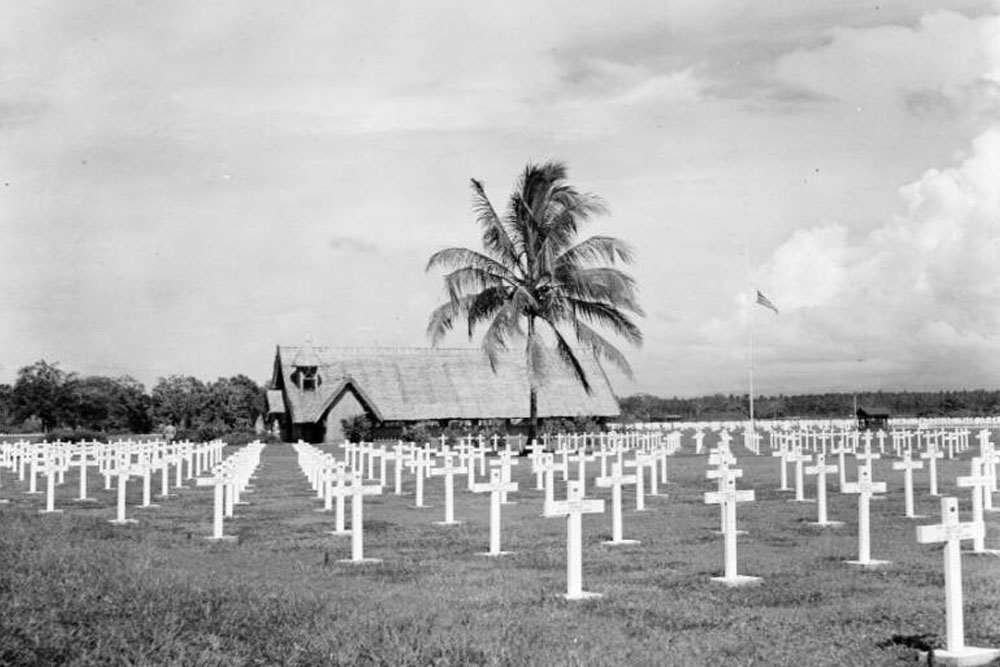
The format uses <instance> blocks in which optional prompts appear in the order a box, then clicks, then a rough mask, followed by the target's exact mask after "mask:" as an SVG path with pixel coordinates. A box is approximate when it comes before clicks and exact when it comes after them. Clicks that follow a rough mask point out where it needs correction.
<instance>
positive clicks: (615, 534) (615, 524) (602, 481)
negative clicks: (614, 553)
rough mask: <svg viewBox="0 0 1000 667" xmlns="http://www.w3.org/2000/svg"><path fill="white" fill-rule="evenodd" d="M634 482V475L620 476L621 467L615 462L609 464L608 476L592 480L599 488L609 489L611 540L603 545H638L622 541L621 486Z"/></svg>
mask: <svg viewBox="0 0 1000 667" xmlns="http://www.w3.org/2000/svg"><path fill="white" fill-rule="evenodd" d="M636 481H637V478H636V476H635V475H625V474H622V466H621V464H620V463H617V462H615V463H612V464H611V474H610V475H605V476H603V477H598V478H597V479H596V480H594V483H595V484H597V486H599V487H602V488H607V487H610V488H611V540H610V541H607V542H605V544H639V541H638V540H625V539H622V486H623V485H625V484H635V483H636Z"/></svg>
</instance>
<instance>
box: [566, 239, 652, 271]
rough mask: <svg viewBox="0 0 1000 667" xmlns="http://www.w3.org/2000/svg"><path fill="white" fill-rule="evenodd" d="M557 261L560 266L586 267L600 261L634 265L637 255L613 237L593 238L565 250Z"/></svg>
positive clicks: (627, 245) (628, 246) (630, 247)
mask: <svg viewBox="0 0 1000 667" xmlns="http://www.w3.org/2000/svg"><path fill="white" fill-rule="evenodd" d="M556 261H557V263H558V265H559V266H586V265H589V264H592V263H594V262H599V261H605V262H609V263H611V264H614V263H616V262H622V263H624V264H632V263H633V262H634V261H635V253H634V251H633V250H632V246H630V245H629V244H627V243H625V242H624V241H621V240H619V239H616V238H614V237H612V236H591V237H589V238H587V239H585V240H583V241H581V242H580V243H577V244H576V245H574V246H572V247H571V248H567V249H566V250H564V251H563V252H562V253H561V254H560V255H559V257H558V259H557V260H556Z"/></svg>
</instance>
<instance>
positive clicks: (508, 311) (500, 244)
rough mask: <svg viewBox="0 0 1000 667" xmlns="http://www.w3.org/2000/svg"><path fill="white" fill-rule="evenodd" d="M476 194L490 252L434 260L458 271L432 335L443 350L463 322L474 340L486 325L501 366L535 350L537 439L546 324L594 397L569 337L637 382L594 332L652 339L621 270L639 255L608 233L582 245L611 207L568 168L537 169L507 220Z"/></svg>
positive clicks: (450, 276)
mask: <svg viewBox="0 0 1000 667" xmlns="http://www.w3.org/2000/svg"><path fill="white" fill-rule="evenodd" d="M472 193H473V207H474V209H475V214H476V220H477V222H478V223H479V226H480V229H481V230H482V244H483V252H477V251H475V250H470V249H468V248H446V249H444V250H441V251H439V252H436V253H434V254H433V255H432V256H431V258H430V259H429V260H428V262H427V270H428V271H430V270H432V269H436V268H440V269H444V270H446V271H448V273H447V274H446V275H445V276H444V283H445V288H446V289H447V292H448V296H449V299H448V301H447V302H446V303H444V304H443V305H441V306H439V307H437V308H436V309H434V311H433V312H432V313H431V316H430V322H429V324H428V326H427V333H428V336H429V337H430V339H431V342H432V344H434V345H437V344H438V343H439V342H440V341H441V340H442V339H443V337H444V336H445V334H446V333H447V332H448V331H450V330H451V329H452V327H453V326H454V325H455V323H456V321H458V320H459V319H464V320H465V323H466V325H467V331H468V334H469V337H470V338H471V337H472V335H473V332H474V330H475V329H476V327H477V326H478V325H480V324H483V325H485V326H486V332H485V334H484V335H483V339H482V348H483V351H484V352H485V353H486V355H487V357H488V358H489V360H490V363H491V364H492V365H494V367H495V364H496V361H497V357H498V355H499V353H500V352H501V351H502V350H506V349H507V346H508V344H509V343H510V342H511V341H512V340H518V341H519V342H520V343H521V344H523V345H524V346H525V353H526V354H525V357H526V364H527V372H528V379H529V382H530V385H531V386H530V389H529V397H528V398H529V400H528V405H529V427H528V437H529V439H531V438H534V437H535V434H536V432H537V429H538V386H539V385H540V383H541V381H542V379H543V378H544V375H545V358H546V353H545V343H544V342H543V338H542V336H543V332H542V329H541V327H542V325H544V327H545V328H546V329H547V330H548V334H550V335H551V337H552V338H553V339H554V341H555V349H556V352H557V353H558V356H559V357H560V358H561V359H562V360H563V361H564V362H566V363H567V364H568V365H569V367H570V368H572V369H573V372H574V374H575V375H576V378H577V380H579V382H580V384H581V385H582V386H583V388H584V389H585V390H586V391H587V392H588V393H589V392H590V382H591V380H590V378H588V377H587V375H586V373H585V371H584V369H583V365H582V364H581V363H580V360H579V359H577V352H576V351H575V350H574V348H573V346H572V345H571V343H570V340H569V338H568V337H569V336H572V339H573V340H575V341H576V343H578V344H582V345H583V346H585V347H586V348H588V349H589V350H590V351H591V352H593V353H594V354H595V355H597V356H600V357H603V358H604V359H606V360H608V361H610V362H611V363H612V364H614V365H616V366H618V367H619V368H620V369H621V370H622V371H624V372H625V373H626V374H628V375H631V372H632V371H631V367H630V366H629V364H628V362H627V361H626V359H625V355H624V354H622V353H621V352H620V351H619V350H618V349H617V348H616V347H615V346H614V345H612V344H611V342H610V341H608V340H607V339H606V338H604V337H603V336H602V335H601V334H599V333H598V332H597V330H595V329H594V328H592V325H596V326H597V327H600V328H604V329H608V330H610V331H612V332H613V333H615V334H617V335H619V336H621V337H622V338H624V339H625V340H626V341H628V342H630V343H633V344H636V345H638V344H640V343H641V342H642V333H641V332H640V331H639V328H638V326H636V324H635V323H634V322H633V320H632V317H631V316H632V315H640V316H641V315H642V309H641V308H640V307H639V303H638V299H637V296H636V285H635V281H634V280H633V279H632V277H631V276H629V275H628V274H627V273H625V272H623V271H621V270H620V269H618V268H616V267H615V266H614V264H616V263H623V264H629V263H631V262H632V250H631V248H630V247H629V246H628V245H626V244H625V243H623V242H622V241H620V240H618V239H616V238H612V237H608V236H593V237H590V238H588V239H585V240H582V241H581V240H580V239H579V237H578V231H579V228H580V226H581V225H583V224H584V223H585V222H587V221H589V219H590V218H591V217H592V216H595V215H598V214H601V213H604V212H605V208H604V205H603V204H602V203H601V201H600V199H598V198H597V197H595V196H593V195H590V194H585V193H580V192H578V191H577V190H576V189H575V188H573V187H572V186H571V185H569V184H568V183H567V182H566V167H565V165H563V164H562V163H560V162H549V163H546V164H541V165H533V164H529V165H528V166H527V167H526V168H525V170H524V172H523V173H522V175H521V178H520V180H519V181H518V184H517V187H516V188H515V190H514V192H513V193H512V194H511V196H510V198H509V199H508V203H507V207H506V209H505V211H504V213H503V215H501V214H499V213H498V212H497V211H496V209H495V208H494V207H493V204H492V203H491V202H490V200H489V198H488V197H487V196H486V191H485V189H484V188H483V185H482V183H480V182H479V181H477V180H475V179H473V180H472Z"/></svg>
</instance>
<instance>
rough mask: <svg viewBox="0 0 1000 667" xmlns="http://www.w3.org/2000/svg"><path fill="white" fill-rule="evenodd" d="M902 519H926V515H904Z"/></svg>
mask: <svg viewBox="0 0 1000 667" xmlns="http://www.w3.org/2000/svg"><path fill="white" fill-rule="evenodd" d="M903 518H904V519H926V518H927V515H926V514H909V515H907V514H904V515H903Z"/></svg>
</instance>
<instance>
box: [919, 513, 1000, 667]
mask: <svg viewBox="0 0 1000 667" xmlns="http://www.w3.org/2000/svg"><path fill="white" fill-rule="evenodd" d="M983 531H984V525H983V523H982V522H976V521H972V522H968V523H962V522H960V521H959V517H958V501H957V500H956V499H955V498H942V499H941V523H940V524H937V525H932V526H917V542H919V543H920V544H932V543H942V542H943V543H944V545H945V546H944V597H945V627H946V641H945V650H944V651H936V652H935V656H934V657H935V658H938V659H941V658H944V659H945V660H946V661H947V660H949V658H950V659H952V660H953V662H946V663H945V664H963V665H972V664H976V665H985V664H987V663H989V662H992V660H993V659H994V658H996V657H997V656H998V655H1000V650H996V649H977V648H974V647H967V646H966V645H965V630H964V628H963V621H962V554H961V551H960V549H959V544H960V542H961V540H974V539H976V538H977V537H978V536H979V535H981V534H982V533H983ZM948 654H951V655H948ZM975 654H978V655H979V657H983V658H985V660H984V661H982V662H972V661H969V660H968V659H967V657H968V656H970V655H975ZM984 654H985V655H984ZM961 658H966V661H964V662H957V661H955V660H957V659H961Z"/></svg>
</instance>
